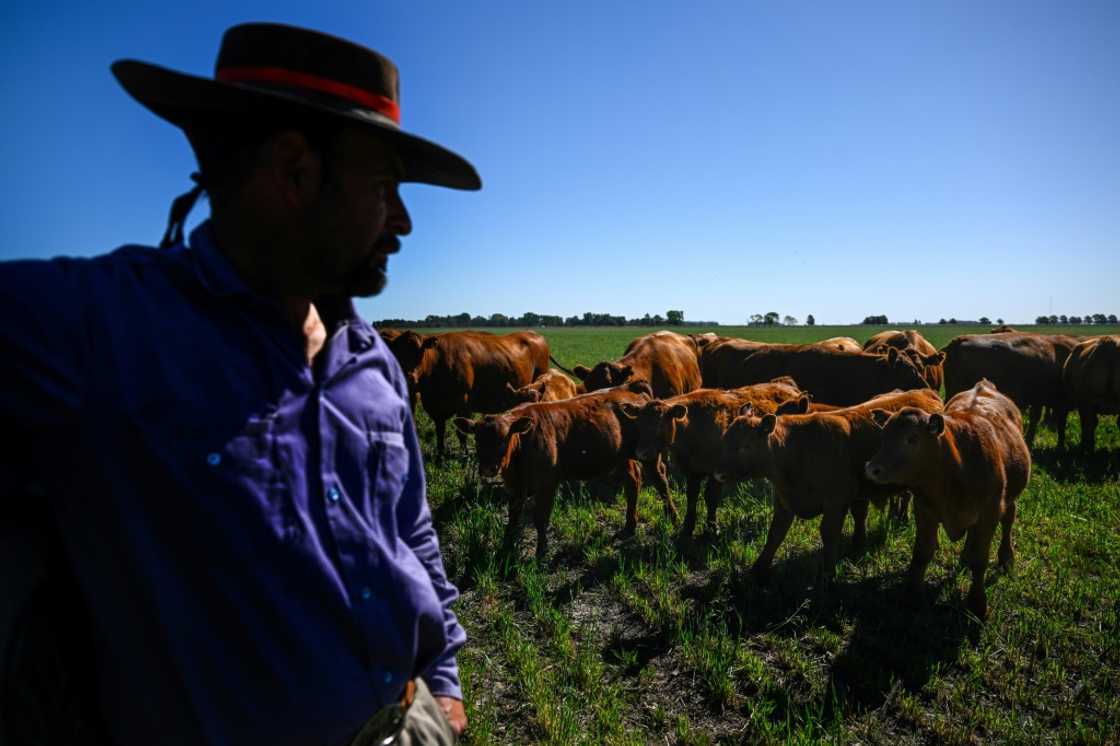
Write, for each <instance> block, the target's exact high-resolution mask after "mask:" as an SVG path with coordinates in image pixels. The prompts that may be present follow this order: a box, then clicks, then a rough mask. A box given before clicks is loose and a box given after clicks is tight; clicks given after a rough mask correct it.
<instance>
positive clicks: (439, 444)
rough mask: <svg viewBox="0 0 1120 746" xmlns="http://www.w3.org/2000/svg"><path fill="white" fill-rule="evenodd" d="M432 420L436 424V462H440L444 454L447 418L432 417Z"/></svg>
mask: <svg viewBox="0 0 1120 746" xmlns="http://www.w3.org/2000/svg"><path fill="white" fill-rule="evenodd" d="M432 422H433V423H434V424H435V426H436V463H437V464H442V463H443V457H444V455H445V454H446V450H445V446H446V443H447V419H446V418H443V417H433V418H432Z"/></svg>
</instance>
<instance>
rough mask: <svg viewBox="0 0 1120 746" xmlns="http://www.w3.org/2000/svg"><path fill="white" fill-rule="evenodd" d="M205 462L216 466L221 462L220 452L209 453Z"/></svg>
mask: <svg viewBox="0 0 1120 746" xmlns="http://www.w3.org/2000/svg"><path fill="white" fill-rule="evenodd" d="M206 463H208V464H210V465H211V466H217V465H218V464H220V463H222V454H220V453H211V454H209V455H208V456H207V457H206Z"/></svg>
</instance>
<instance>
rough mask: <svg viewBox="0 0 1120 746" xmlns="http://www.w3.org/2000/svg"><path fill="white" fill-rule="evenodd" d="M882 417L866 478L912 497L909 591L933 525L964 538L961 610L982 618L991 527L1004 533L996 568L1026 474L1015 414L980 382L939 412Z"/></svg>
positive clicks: (924, 560)
mask: <svg viewBox="0 0 1120 746" xmlns="http://www.w3.org/2000/svg"><path fill="white" fill-rule="evenodd" d="M880 419H884V420H885V422H884V425H883V435H882V447H881V448H880V449H879V452H878V453H876V454H875V456H874V458H872V459H871V460H870V461H868V462H867V467H866V472H867V476H868V478H869V479H871V480H872V481H874V482H877V483H879V484H884V485H902V486H905V487H909V488H910V489H911V490H912V491H913V492H914V508H915V509H914V515H915V517H916V520H917V535H916V538H915V541H914V554H913V557H912V559H911V562H910V573H909V574H910V585H911V590H912V591H913V592H915V593H916V592H919V591H920V589H921V585H922V580H923V578H924V577H925V573H926V567H927V566H928V565H929V562H930V560H931V559H932V558H933V553H934V551H935V550H936V549H937V526H938V524H940V525H942V526H944V527H945V533H946V534H948V536H949V539H950V540H952V541H957V540H958V539H960V538H961V536H963V535H964V534H965V532H966V531H967V532H968V539H967V540H966V541H965V545H964V551H963V552H962V553H961V561H962V563H963V564H965V565H967V566H968V567H969V569H971V570H972V585H971V586H970V587H969V589H968V608H969V610H970V611H971V612H972V613H973V614H975V615H976V616H977V617H979V618H980V619H984V618H985V617H986V616H987V614H988V599H987V596H986V595H985V593H984V573H985V571H986V570H987V567H988V554H989V552H990V551H991V546H992V537H993V536H994V535H995V531H996V524H997V523H999V524H1001V525H1002V527H1003V537H1002V539H1001V541H1000V546H999V562H1000V564H1001V565H1004V566H1006V565H1010V564H1011V562H1012V561H1013V559H1014V553H1013V550H1012V546H1011V524H1012V523H1014V521H1015V501H1016V499H1018V497H1019V495H1020V494H1021V493H1022V491H1023V489H1024V488H1025V487H1026V486H1027V481H1028V480H1029V479H1030V474H1031V453H1030V449H1028V448H1027V443H1026V441H1025V440H1024V439H1023V428H1022V416H1021V415H1020V413H1019V408H1018V407H1016V406H1015V403H1014V402H1013V401H1012V400H1011V399H1010V398H1008V397H1006V396H1004V395H1003V394H1001V393H1000V392H999V391H998V390H996V387H995V386H994V385H993V384H992V383H991V382H990V381H987V380H983V379H981V380H980V381H979V382H978V383H977V384H976V385H975V386H973V387H972V388H971V389H970V390H968V391H964V392H961V393H959V394H957V395H956V396H954V397H953V398H952V399H950V400H949V402H948V404H946V405H945V411H944V412H943V413H941V414H930V413H928V412H923V411H921V410H919V409H911V408H907V409H903V410H902V411H900V412H896V413H895V414H893V415H891V416H890V417H889V418H885V417H880Z"/></svg>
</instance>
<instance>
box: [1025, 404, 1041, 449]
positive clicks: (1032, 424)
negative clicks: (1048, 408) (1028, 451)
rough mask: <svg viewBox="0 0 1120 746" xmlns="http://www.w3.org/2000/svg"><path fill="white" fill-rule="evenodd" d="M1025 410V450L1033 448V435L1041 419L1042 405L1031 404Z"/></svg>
mask: <svg viewBox="0 0 1120 746" xmlns="http://www.w3.org/2000/svg"><path fill="white" fill-rule="evenodd" d="M1026 410H1027V448H1034V434H1035V432H1036V431H1037V430H1038V421H1039V420H1040V419H1042V405H1041V404H1032V405H1031V406H1029V407H1026Z"/></svg>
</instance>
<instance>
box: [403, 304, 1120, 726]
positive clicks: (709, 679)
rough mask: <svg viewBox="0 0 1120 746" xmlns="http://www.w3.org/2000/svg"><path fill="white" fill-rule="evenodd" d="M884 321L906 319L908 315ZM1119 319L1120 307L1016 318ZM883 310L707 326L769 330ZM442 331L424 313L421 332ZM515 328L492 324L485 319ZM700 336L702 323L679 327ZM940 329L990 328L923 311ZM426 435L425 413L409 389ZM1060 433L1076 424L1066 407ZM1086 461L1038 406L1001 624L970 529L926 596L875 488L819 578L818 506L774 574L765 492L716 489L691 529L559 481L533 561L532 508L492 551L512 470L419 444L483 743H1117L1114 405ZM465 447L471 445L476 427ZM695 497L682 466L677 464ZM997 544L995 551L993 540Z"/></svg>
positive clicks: (792, 537) (936, 336) (592, 351)
mask: <svg viewBox="0 0 1120 746" xmlns="http://www.w3.org/2000/svg"><path fill="white" fill-rule="evenodd" d="M894 328H907V327H906V326H897V327H894ZM1017 328H1019V330H1020V331H1053V332H1062V333H1080V334H1088V333H1094V334H1100V333H1112V334H1116V333H1118V331H1117V328H1116V327H1107V328H1099V327H1057V328H1047V327H1034V326H1027V327H1017ZM879 330H880V328H877V327H868V326H858V327H821V326H818V327H796V328H780V327H778V328H745V327H739V328H733V327H719V328H716V329H712V331H716V332H717V333H719V334H724V335H730V336H743V337H748V338H751V339H758V340H762V341H789V342H802V341H814V340H818V339H823V338H825V337H831V336H838V335H848V336H853V337H855V338H856V339H857V340H859V341H860V342H863V341H864V340H865V339H867V338H868V337H869V336H870V335H871V334H873V333H875V332H877V331H879ZM423 331H431V330H423ZM494 331H501V330H494ZM540 331H541V333H542V334H544V335H545V337H546V338H547V339H548V342H549V344H550V346H551V349H552V354H553V356H554V357H555V358H556V359H557V360H559V361H560V362H561V363H563V364H564V365H565V366H567V367H569V368H570V367H572V366H574V365H576V364H579V363H582V364H584V365H593V364H594V363H596V362H597V361H599V360H606V359H615V358H617V357H619V356H620V355H621V354H622V351H623V348H624V347H625V346H626V344H627V342H629V341H630V340H631V339H633V338H634V337H636V336H639V335H640V334H642V333H645V332H648V331H651V330H649V329H639V328H634V327H626V328H610V329H602V328H588V329H584V328H574V329H573V328H563V329H542V330H540ZM679 331H684V332H694V331H706V330H705V329H697V328H688V329H681V330H679ZM920 331H921V332H922V334H923V335H925V336H926V338H927V339H929V340H930V341H931V342H932V343H933V344H934V345H936V346H938V347H941V346H943V345H944V344H945V343H946V342H948V341H949V339H951V338H952V337H953V336H956V335H957V334H961V333H979V332H983V331H987V327H985V328H977V327H967V328H962V327H951V326H925V327H921V328H920ZM418 426H419V429H420V433H421V438H422V441H423V444H424V451H425V455H426V456H429V455H430V454H431V453H432V452H433V451H434V435H433V428H432V425H431V422H430V421H429V420H428V419H427V418H426V416H425V415H424V414H423V412H422V410H419V409H418ZM1069 433H1070V442H1071V443H1072V444H1073V445H1074V447H1076V445H1077V444H1078V443H1079V442H1080V432H1079V423H1078V421H1077V416H1076V414H1073V415H1071V416H1070V423H1069ZM1097 443H1098V450H1097V452H1096V453H1095V454H1094V455H1093V456H1090V457H1083V456H1081V455H1080V454H1079V453H1078V452H1077V451H1076V450H1071V451H1068V452H1062V451H1058V450H1057V449H1056V447H1055V434H1054V432H1053V430H1051V429H1050V428H1049V427H1047V426H1045V425H1044V426H1043V427H1042V429H1041V430H1040V432H1039V436H1038V439H1037V440H1036V442H1035V447H1034V449H1033V451H1032V457H1033V473H1032V476H1031V481H1030V483H1029V485H1028V487H1027V489H1026V491H1025V492H1024V493H1023V496H1022V497H1021V498H1020V501H1019V515H1018V519H1017V521H1016V524H1015V534H1014V535H1015V543H1016V551H1017V557H1016V564H1015V566H1014V568H1013V570H1012V571H1011V572H1009V573H1005V572H1001V571H997V570H994V569H993V570H992V571H990V572H989V575H988V583H987V586H988V599H989V604H990V612H989V618H988V622H987V624H985V625H981V624H979V623H977V622H976V620H975V619H973V618H971V617H970V616H969V614H968V613H967V612H966V611H965V609H964V606H963V593H964V589H965V588H967V584H968V574H967V572H964V573H960V574H959V575H957V574H956V573H955V568H956V566H957V557H958V555H959V553H960V550H961V547H962V545H963V542H958V543H955V544H951V543H950V542H949V541H948V539H947V537H946V536H945V534H944V532H943V531H941V533H940V537H939V538H940V540H939V549H938V552H937V555H936V557H935V559H934V562H933V563H932V564H931V566H930V570H929V572H928V574H927V577H926V587H927V594H926V597H925V599H924V600H922V601H921V602H919V603H917V604H907V602H906V600H905V598H904V597H903V594H902V593H901V590H902V587H903V582H904V571H905V569H906V566H907V563H908V562H909V559H910V552H911V548H912V545H913V539H914V527H913V520H912V518H911V519H910V520H908V521H907V522H904V523H892V522H890V521H889V520H888V519H887V517H886V515H885V514H883V513H881V512H879V511H878V510H876V509H875V508H872V511H871V515H870V517H869V521H868V543H867V546H866V548H865V549H864V551H863V552H862V553H861V554H860V555H859V556H855V555H853V554H852V553H851V551H850V541H849V539H850V531H851V520H850V518H849V519H848V522H847V525H846V527H845V544H844V548H843V549H842V558H841V562H840V564H839V566H838V568H837V575H836V579H835V581H834V583H832V584H831V585H830V586H828V587H824V588H821V587H818V586H817V580H816V568H817V561H818V557H819V553H820V538H819V535H818V524H819V519H815V520H809V521H801V520H798V521H796V522H795V523H794V526H793V529H792V530H791V531H790V534H789V536H788V538H787V539H786V541H785V543H784V544H783V546H782V548H781V549H780V550H779V552H778V554H777V557H776V559H775V563H774V568H773V579H772V581H771V583H770V584H769V585H767V586H764V587H762V586H757V585H756V584H755V583H753V581H751V580H750V579H749V578H748V577H747V576H746V573H745V571H746V569H747V568H748V567H749V566H750V564H751V563H752V562H753V561H754V559H755V557H756V556H757V555H758V553H759V551H760V550H761V548H762V546H763V544H764V541H765V536H766V529H767V526H768V524H769V520H770V513H771V508H770V488H769V485H768V484H767V483H766V482H763V481H752V482H749V483H742V484H739V485H737V486H734V487H732V488H731V489H729V490H728V492H727V493H726V494H725V496H724V499H723V503H722V505H721V508H720V512H719V519H718V526H719V531H718V534H716V535H715V536H704V537H702V536H701V534H700V533H699V532H698V533H697V537H696V539H695V540H694V541H692V542H690V543H687V544H683V543H678V542H677V541H676V540H675V537H674V530H673V526H672V524H671V523H670V522H669V520H668V518H667V517H666V516H665V514H664V511H663V508H662V505H661V503H660V501H659V500H658V498H657V496H656V494H655V493H654V492H653V490H652V488H650V487H649V486H644V487H643V490H642V493H641V496H640V502H639V514H640V521H639V526H638V532H637V535H636V536H635V537H634V538H632V539H625V540H624V539H622V538H620V537H619V536H618V532H619V529H620V528H621V527H622V525H623V499H622V497H621V496H619V497H618V498H616V499H615V500H614V501H611V502H609V503H608V502H602V501H600V500H598V499H596V498H593V497H591V496H590V494H589V492H588V490H587V489H586V488H585V487H583V486H576V487H573V488H571V489H569V488H567V487H565V488H562V490H561V493H560V495H559V496H558V498H557V503H556V509H555V512H554V514H553V519H552V525H551V536H552V541H551V546H550V551H549V555H548V557H547V559H546V561H544V562H543V563H540V564H538V563H536V562H535V561H534V560H533V547H534V544H535V534H534V532H533V531H532V530H531V527H530V526H529V525H528V522H526V523H525V525H524V531H523V533H522V537H521V542H520V545H519V548H518V552H517V554H516V555H515V556H514V557H509V556H503V555H502V553H501V552H500V551H499V549H500V544H501V537H502V531H503V529H504V527H505V523H506V504H505V498H504V493H503V489H502V488H501V487H500V486H497V485H490V484H483V483H481V482H480V480H479V477H478V475H477V470H476V467H475V464H474V463H473V460H470V459H467V458H466V457H465V456H464V454H463V453H462V451H461V450H460V445H459V439H458V434H457V433H456V434H455V435H454V436H451V435H450V434H449V445H450V446H451V447H452V450H453V456H452V457H451V458H449V459H448V461H447V462H446V463H445V464H444V465H442V466H437V465H435V464H431V463H429V464H428V466H427V474H428V494H429V500H430V503H431V506H432V510H433V513H434V515H435V521H436V525H437V528H438V531H439V535H440V539H441V543H442V547H443V555H444V560H445V562H446V565H447V570H448V574H449V576H450V577H451V578H452V580H453V581H454V582H455V583H456V584H457V585H458V586H459V588H460V589H461V591H462V598H461V600H460V601H459V603H458V605H457V607H456V610H457V612H458V614H459V617H460V619H461V620H462V622H463V625H464V626H465V627H466V629H467V633H468V635H469V641H468V643H467V646H466V647H465V648H464V649H463V650H462V651H461V653H460V656H459V663H460V667H461V671H462V677H463V684H464V690H465V694H466V704H467V712H468V716H469V718H470V723H471V724H470V730H469V737H468V738H467V740H466V742H467V743H471V744H509V743H549V744H570V743H587V744H599V743H611V744H615V743H617V744H647V743H680V744H705V743H817V742H838V743H891V744H893V743H979V742H1001V743H1007V742H1010V743H1023V742H1029V743H1037V742H1055V743H1116V742H1117V733H1120V431H1118V429H1117V426H1116V422H1115V418H1113V417H1107V418H1102V423H1101V426H1100V428H1099V430H1098V434H1097ZM468 446H469V447H473V443H468ZM673 489H674V493H675V494H674V498H675V500H676V501H677V504H678V505H681V506H683V504H684V499H685V498H684V494H683V485H682V484H679V483H676V482H674V484H673ZM993 559H994V547H993Z"/></svg>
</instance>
